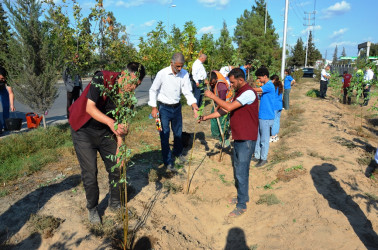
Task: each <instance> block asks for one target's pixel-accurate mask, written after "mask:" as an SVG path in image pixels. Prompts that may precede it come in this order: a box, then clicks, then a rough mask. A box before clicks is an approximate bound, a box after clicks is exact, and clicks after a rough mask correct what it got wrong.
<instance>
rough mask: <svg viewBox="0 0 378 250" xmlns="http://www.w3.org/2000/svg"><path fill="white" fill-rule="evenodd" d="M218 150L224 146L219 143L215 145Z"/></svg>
mask: <svg viewBox="0 0 378 250" xmlns="http://www.w3.org/2000/svg"><path fill="white" fill-rule="evenodd" d="M214 147H215V148H216V149H221V148H222V144H221V143H220V142H217V143H215V146H214Z"/></svg>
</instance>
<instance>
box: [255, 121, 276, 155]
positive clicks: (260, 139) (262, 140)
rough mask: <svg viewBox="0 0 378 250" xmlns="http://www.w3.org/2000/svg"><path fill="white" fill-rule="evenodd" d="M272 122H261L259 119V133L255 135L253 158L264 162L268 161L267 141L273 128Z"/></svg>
mask: <svg viewBox="0 0 378 250" xmlns="http://www.w3.org/2000/svg"><path fill="white" fill-rule="evenodd" d="M273 123H274V119H273V120H262V119H259V133H258V135H257V141H256V148H255V158H256V159H261V160H266V159H268V152H269V139H270V130H271V129H272V127H273Z"/></svg>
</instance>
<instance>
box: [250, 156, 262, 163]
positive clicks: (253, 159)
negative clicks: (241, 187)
mask: <svg viewBox="0 0 378 250" xmlns="http://www.w3.org/2000/svg"><path fill="white" fill-rule="evenodd" d="M251 161H254V162H260V159H257V158H255V157H252V159H251Z"/></svg>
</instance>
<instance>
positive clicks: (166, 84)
mask: <svg viewBox="0 0 378 250" xmlns="http://www.w3.org/2000/svg"><path fill="white" fill-rule="evenodd" d="M184 63H185V59H184V56H183V54H181V53H175V54H173V56H172V59H171V65H170V66H168V67H166V68H164V69H162V70H160V71H159V72H158V73H157V75H156V78H155V80H154V82H153V83H152V86H151V88H150V91H149V94H150V100H149V101H148V105H149V106H151V107H152V111H151V115H152V116H153V117H154V118H156V117H160V120H161V127H162V131H160V142H161V153H162V156H163V162H164V165H165V166H166V167H167V169H168V170H170V171H175V168H174V160H175V159H174V157H173V156H172V154H173V155H174V156H175V157H177V158H179V160H180V162H181V163H184V162H185V158H184V157H183V155H182V151H183V146H182V141H181V135H182V113H181V103H180V97H181V93H182V94H183V95H184V96H185V98H186V101H187V104H188V105H190V106H192V108H193V112H194V116H195V117H197V111H198V106H197V100H196V98H194V96H193V94H192V87H191V83H190V80H189V74H188V72H187V71H186V70H185V69H183V68H182V67H183V66H184ZM157 104H159V105H157ZM169 124H171V128H172V132H173V136H174V143H173V151H171V149H170V147H169V133H170V127H169Z"/></svg>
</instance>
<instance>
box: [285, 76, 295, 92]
mask: <svg viewBox="0 0 378 250" xmlns="http://www.w3.org/2000/svg"><path fill="white" fill-rule="evenodd" d="M293 80H294V78H293V77H292V76H291V75H287V76H286V77H285V81H284V89H291V82H292V81H293Z"/></svg>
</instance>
